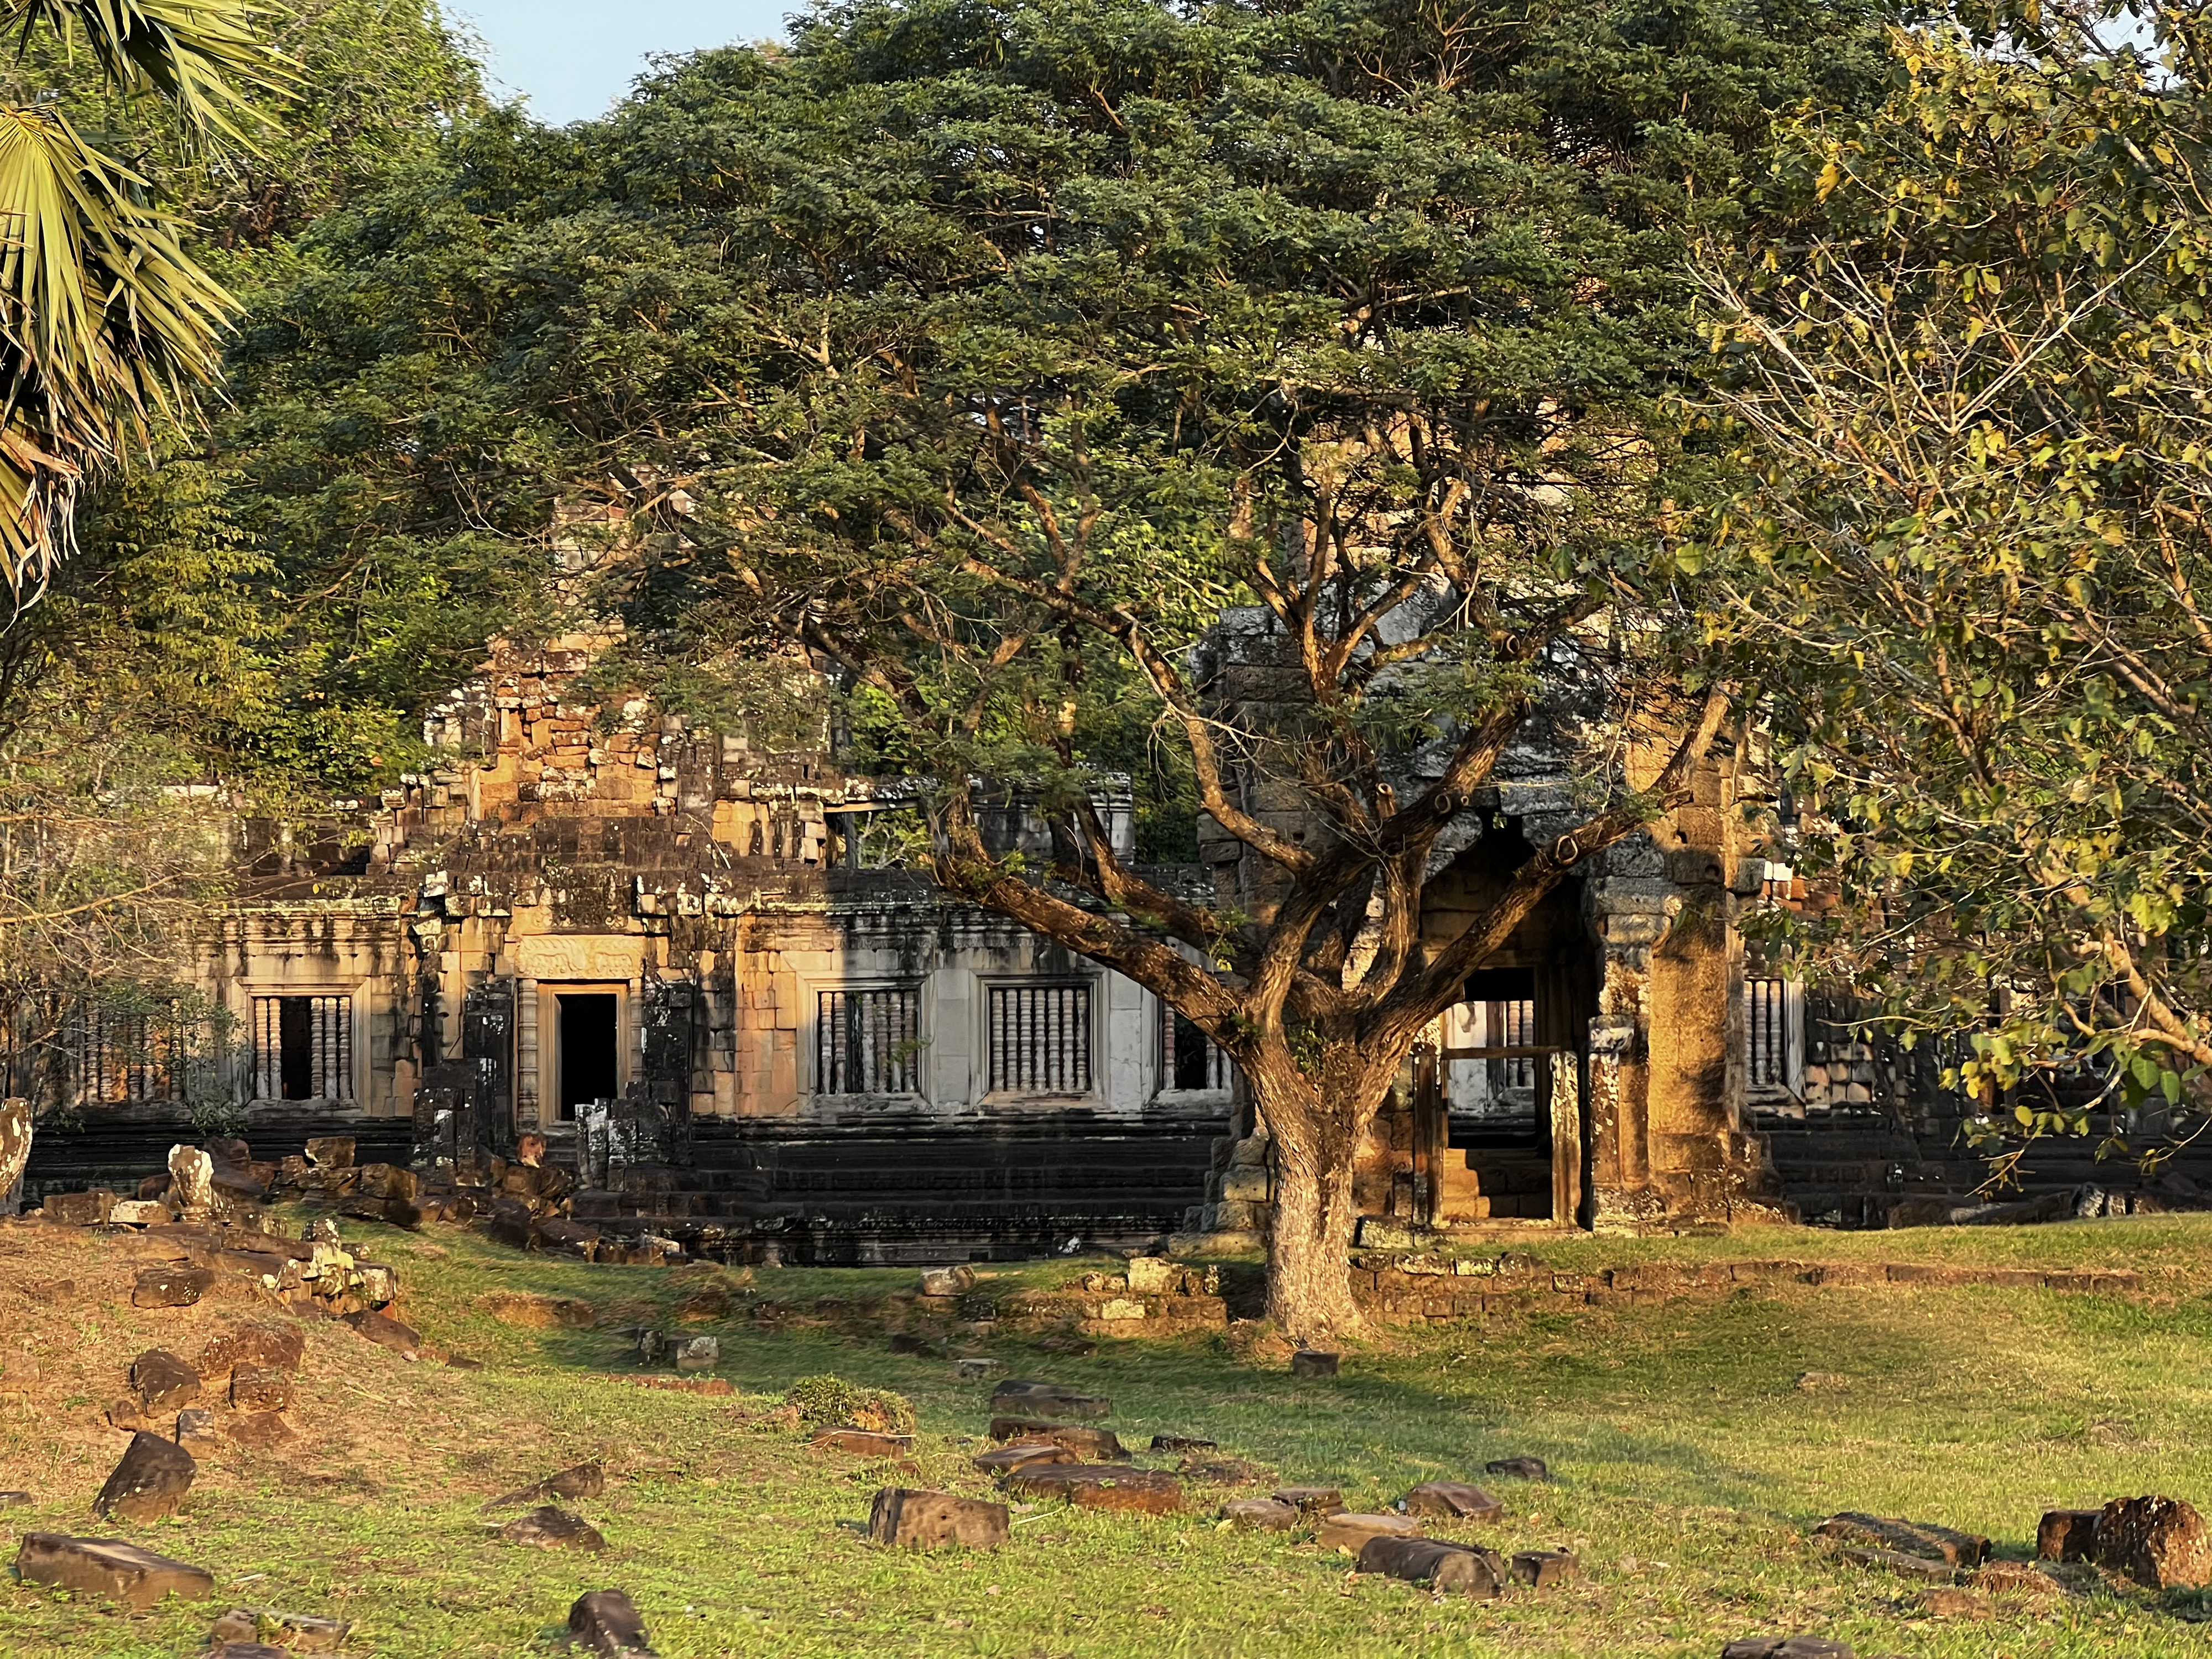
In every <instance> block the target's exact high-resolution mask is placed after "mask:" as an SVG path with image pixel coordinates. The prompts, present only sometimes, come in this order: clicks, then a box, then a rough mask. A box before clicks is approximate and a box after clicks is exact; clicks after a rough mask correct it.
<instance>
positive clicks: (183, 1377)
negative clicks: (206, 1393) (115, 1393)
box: [131, 1348, 200, 1417]
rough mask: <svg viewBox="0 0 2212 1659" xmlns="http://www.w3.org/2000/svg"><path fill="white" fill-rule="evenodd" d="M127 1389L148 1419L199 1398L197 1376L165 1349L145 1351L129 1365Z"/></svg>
mask: <svg viewBox="0 0 2212 1659" xmlns="http://www.w3.org/2000/svg"><path fill="white" fill-rule="evenodd" d="M131 1388H133V1389H136V1390H137V1395H138V1407H139V1409H140V1410H141V1411H142V1412H143V1413H145V1414H146V1415H147V1416H149V1417H151V1416H153V1415H154V1414H155V1413H160V1412H173V1411H175V1410H177V1409H178V1408H179V1407H183V1406H189V1405H191V1403H192V1401H195V1400H197V1399H198V1398H199V1397H200V1374H199V1373H198V1372H197V1371H196V1370H193V1369H192V1368H191V1366H190V1365H188V1364H185V1362H184V1360H183V1358H181V1357H179V1355H176V1354H173V1353H171V1352H169V1351H168V1350H167V1348H149V1349H147V1350H146V1352H143V1353H142V1354H140V1355H139V1356H138V1357H137V1358H136V1359H134V1360H132V1361H131Z"/></svg>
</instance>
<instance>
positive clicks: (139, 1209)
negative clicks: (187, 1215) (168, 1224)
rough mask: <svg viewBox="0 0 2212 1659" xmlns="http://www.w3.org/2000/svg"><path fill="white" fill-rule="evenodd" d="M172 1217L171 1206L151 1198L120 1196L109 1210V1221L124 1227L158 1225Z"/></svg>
mask: <svg viewBox="0 0 2212 1659" xmlns="http://www.w3.org/2000/svg"><path fill="white" fill-rule="evenodd" d="M170 1218H171V1217H170V1215H169V1206H167V1205H166V1204H163V1203H161V1202H160V1201H159V1200H155V1199H150V1198H119V1199H118V1200H116V1201H115V1207H114V1208H113V1209H112V1210H110V1211H109V1212H107V1219H108V1221H109V1222H110V1223H111V1224H112V1225H116V1226H122V1227H156V1226H159V1225H161V1224H162V1223H163V1222H165V1221H167V1220H169V1219H170Z"/></svg>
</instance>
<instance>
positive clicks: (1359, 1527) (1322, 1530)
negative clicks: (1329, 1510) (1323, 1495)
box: [1314, 1510, 1421, 1555]
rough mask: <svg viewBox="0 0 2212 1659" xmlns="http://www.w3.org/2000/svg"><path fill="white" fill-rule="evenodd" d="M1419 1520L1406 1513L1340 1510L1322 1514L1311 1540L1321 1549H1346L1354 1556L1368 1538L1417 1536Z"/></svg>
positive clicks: (1419, 1528) (1419, 1525)
mask: <svg viewBox="0 0 2212 1659" xmlns="http://www.w3.org/2000/svg"><path fill="white" fill-rule="evenodd" d="M1420 1535H1421V1523H1420V1522H1419V1521H1416V1520H1415V1519H1414V1518H1413V1516H1410V1515H1360V1514H1357V1513H1355V1512H1353V1511H1352V1510H1338V1511H1337V1512H1336V1513H1334V1514H1333V1515H1324V1516H1322V1517H1321V1521H1320V1523H1319V1524H1318V1525H1317V1526H1316V1527H1315V1528H1314V1541H1315V1542H1316V1543H1317V1544H1319V1545H1320V1546H1321V1547H1322V1548H1323V1549H1325V1550H1349V1551H1350V1552H1351V1553H1352V1554H1354V1555H1357V1554H1358V1553H1359V1552H1360V1551H1361V1550H1362V1549H1363V1548H1364V1547H1366V1544H1367V1541H1368V1540H1369V1539H1370V1538H1419V1536H1420Z"/></svg>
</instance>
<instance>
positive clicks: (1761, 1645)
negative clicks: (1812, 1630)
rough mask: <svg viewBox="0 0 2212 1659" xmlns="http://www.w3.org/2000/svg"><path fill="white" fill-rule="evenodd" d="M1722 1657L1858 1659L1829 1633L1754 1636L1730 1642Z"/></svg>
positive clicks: (1848, 1646)
mask: <svg viewBox="0 0 2212 1659" xmlns="http://www.w3.org/2000/svg"><path fill="white" fill-rule="evenodd" d="M1721 1659H1857V1655H1855V1654H1854V1653H1853V1652H1852V1651H1851V1644H1850V1643H1848V1642H1836V1641H1831V1640H1830V1639H1829V1638H1826V1637H1825V1636H1750V1637H1745V1638H1740V1639H1739V1640H1736V1641H1734V1642H1731V1643H1729V1644H1728V1645H1727V1646H1726V1647H1724V1648H1723V1649H1722V1650H1721Z"/></svg>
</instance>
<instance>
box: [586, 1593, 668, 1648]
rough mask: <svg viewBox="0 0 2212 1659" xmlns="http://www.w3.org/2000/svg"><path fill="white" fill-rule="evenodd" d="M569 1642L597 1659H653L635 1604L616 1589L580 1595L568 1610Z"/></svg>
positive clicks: (643, 1625)
mask: <svg viewBox="0 0 2212 1659" xmlns="http://www.w3.org/2000/svg"><path fill="white" fill-rule="evenodd" d="M568 1641H569V1643H570V1644H571V1645H572V1646H574V1647H577V1648H580V1649H581V1650H583V1651H585V1652H586V1653H595V1654H597V1655H599V1659H653V1644H652V1643H651V1642H650V1641H648V1640H647V1637H646V1633H645V1620H643V1619H642V1618H641V1617H639V1615H638V1611H637V1604H636V1603H635V1602H634V1601H631V1600H630V1599H629V1596H628V1595H625V1594H624V1593H623V1592H622V1591H621V1590H618V1589H603V1590H593V1591H592V1592H591V1594H590V1595H580V1596H578V1597H577V1598H576V1602H575V1605H574V1607H570V1608H569V1609H568Z"/></svg>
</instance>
